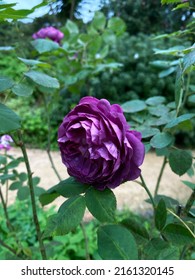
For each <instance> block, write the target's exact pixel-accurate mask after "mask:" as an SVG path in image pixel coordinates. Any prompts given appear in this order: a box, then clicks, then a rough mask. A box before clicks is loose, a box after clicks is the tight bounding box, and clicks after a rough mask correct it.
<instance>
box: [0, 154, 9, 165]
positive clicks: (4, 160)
mask: <svg viewBox="0 0 195 280" xmlns="http://www.w3.org/2000/svg"><path fill="white" fill-rule="evenodd" d="M6 162H7V159H6V157H5V156H2V155H0V165H1V164H3V165H5V164H6Z"/></svg>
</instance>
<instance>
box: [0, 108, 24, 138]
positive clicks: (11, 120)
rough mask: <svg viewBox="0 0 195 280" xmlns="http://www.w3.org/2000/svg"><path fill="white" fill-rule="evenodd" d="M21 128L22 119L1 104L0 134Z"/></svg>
mask: <svg viewBox="0 0 195 280" xmlns="http://www.w3.org/2000/svg"><path fill="white" fill-rule="evenodd" d="M19 128H20V118H19V117H18V115H16V113H14V112H13V111H12V110H10V109H9V108H8V107H7V106H5V105H4V104H1V103H0V134H5V133H8V132H11V131H13V130H16V129H19Z"/></svg>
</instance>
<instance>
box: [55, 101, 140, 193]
mask: <svg viewBox="0 0 195 280" xmlns="http://www.w3.org/2000/svg"><path fill="white" fill-rule="evenodd" d="M58 143H59V147H60V151H61V156H62V162H63V163H64V164H65V165H66V167H67V169H68V173H69V175H70V176H73V177H75V178H76V179H77V180H78V181H80V182H82V183H87V184H91V185H93V186H94V187H96V188H97V189H100V190H103V189H105V188H106V187H108V188H116V187H117V186H119V185H120V184H121V183H123V182H126V181H130V180H135V179H136V178H138V177H139V175H140V173H141V170H140V169H139V166H140V165H141V164H142V162H143V159H144V154H145V150H144V145H143V143H142V142H141V133H139V132H137V131H133V130H130V127H129V125H128V124H127V121H126V119H125V117H124V114H123V111H122V108H121V107H120V106H119V105H117V104H114V105H110V103H109V102H108V101H107V100H106V99H101V100H99V99H97V98H94V97H84V98H82V99H81V100H80V102H79V104H78V105H77V106H76V107H75V108H74V109H73V110H72V111H71V112H70V113H69V114H68V115H67V116H65V118H64V120H63V122H62V124H61V125H60V127H59V130H58Z"/></svg>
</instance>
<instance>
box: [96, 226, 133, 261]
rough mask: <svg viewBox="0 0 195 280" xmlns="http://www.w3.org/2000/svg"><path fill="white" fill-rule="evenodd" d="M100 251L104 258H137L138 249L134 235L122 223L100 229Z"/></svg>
mask: <svg viewBox="0 0 195 280" xmlns="http://www.w3.org/2000/svg"><path fill="white" fill-rule="evenodd" d="M97 235H98V253H99V255H100V256H101V258H102V259H104V260H137V259H138V251H137V245H136V242H135V239H134V237H133V235H132V234H131V233H130V231H128V230H127V229H126V228H124V227H122V226H120V225H105V226H101V227H100V228H99V229H98V233H97Z"/></svg>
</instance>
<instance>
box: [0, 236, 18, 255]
mask: <svg viewBox="0 0 195 280" xmlns="http://www.w3.org/2000/svg"><path fill="white" fill-rule="evenodd" d="M0 245H1V246H2V247H4V248H6V249H7V250H9V251H10V252H11V253H12V254H14V255H16V256H17V257H18V254H17V252H16V251H15V250H14V249H12V248H11V247H10V246H8V245H7V244H6V243H5V242H3V240H1V239H0Z"/></svg>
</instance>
